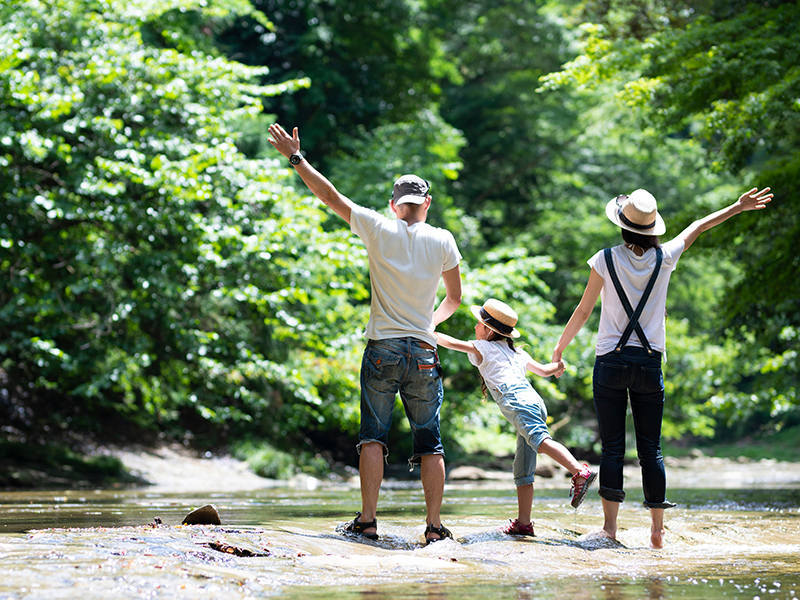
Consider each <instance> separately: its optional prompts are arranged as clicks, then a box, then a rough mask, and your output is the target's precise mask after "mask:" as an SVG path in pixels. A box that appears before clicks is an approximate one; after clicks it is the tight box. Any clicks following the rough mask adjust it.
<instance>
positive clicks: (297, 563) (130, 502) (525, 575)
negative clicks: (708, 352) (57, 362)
mask: <svg viewBox="0 0 800 600" xmlns="http://www.w3.org/2000/svg"><path fill="white" fill-rule="evenodd" d="M737 481H738V483H739V484H740V487H738V488H731V487H730V486H728V485H723V484H721V483H720V482H719V481H716V482H715V481H714V479H713V478H709V479H708V480H705V481H700V482H697V481H696V480H695V483H700V484H703V483H707V484H708V485H714V484H716V485H715V487H713V488H703V487H697V486H696V485H695V486H692V487H690V486H682V487H677V488H676V487H672V486H671V489H670V494H669V498H670V499H671V500H673V501H676V502H678V503H679V507H678V508H676V509H672V510H669V511H667V513H666V514H667V518H666V526H667V538H666V547H665V548H664V549H662V550H652V549H649V548H648V544H649V516H648V512H647V511H646V510H645V509H644V508H643V507H641V504H637V503H638V502H640V499H638V496H640V495H641V491H640V490H636V489H635V488H632V489H630V490H629V499H630V501H629V502H626V503H625V504H623V505H622V510H621V512H620V525H621V526H622V527H623V529H622V530H621V531H620V534H619V542H620V543H619V544H613V543H610V542H609V541H608V540H604V539H601V538H599V537H597V536H596V535H594V534H593V532H595V531H596V530H597V529H598V528H599V527H600V526H601V525H602V513H601V507H600V502H599V499H598V497H597V495H596V492H595V491H594V490H593V491H592V492H591V493H590V495H589V497H588V499H587V501H586V502H585V503H584V505H583V506H582V507H581V508H580V509H579V510H578V511H575V510H573V509H571V508H570V506H569V502H568V498H567V489H568V480H566V481H564V482H561V481H557V482H551V483H550V484H548V485H541V486H537V491H536V498H535V501H534V519H535V528H536V537H535V538H522V539H517V538H509V537H508V536H505V535H503V534H501V533H498V532H497V531H496V529H497V528H498V527H500V526H502V525H503V524H504V523H505V522H506V521H507V519H509V518H513V517H514V516H515V514H516V513H515V511H516V499H515V497H514V495H513V489H512V487H511V485H510V483H509V482H507V481H499V482H498V481H493V482H476V483H468V482H461V483H451V484H448V486H447V489H446V493H445V505H444V507H443V515H444V516H443V522H444V523H445V525H446V526H447V527H449V528H450V529H451V530H452V531H453V534H454V535H455V537H456V540H454V541H451V540H445V541H442V542H438V543H435V544H432V545H430V546H424V545H423V543H422V537H423V530H424V512H423V508H422V507H423V506H424V503H423V496H422V490H421V488H420V486H419V483H418V482H413V481H412V482H388V483H387V484H386V485H385V487H384V489H383V491H382V494H381V502H380V506H379V517H378V525H379V533H380V534H381V538H380V540H378V541H377V542H368V541H367V542H365V541H357V540H353V539H349V538H347V537H343V536H342V535H339V534H337V533H336V532H335V528H336V525H337V524H338V523H340V522H342V521H345V520H349V519H351V518H352V516H353V514H354V511H355V510H356V509H357V508H358V506H359V493H358V489H357V487H355V486H352V485H345V484H341V485H330V484H329V485H320V486H316V487H315V485H314V483H315V482H313V480H311V481H309V485H308V486H306V488H304V489H298V488H289V487H270V488H264V489H260V490H252V491H246V492H235V493H234V492H230V493H227V492H224V491H221V492H217V493H208V492H204V493H177V492H158V491H148V490H146V489H145V490H142V489H139V490H130V491H91V492H86V491H82V492H59V491H49V492H41V491H40V492H35V493H30V492H10V493H0V599H2V600H5V599H12V598H13V599H16V598H47V599H54V598H58V599H61V598H63V599H70V600H90V599H94V598H97V599H101V598H102V599H103V600H108V599H109V598H113V599H118V598H187V599H195V598H197V599H207V598H225V599H226V600H237V599H240V598H241V599H244V598H268V597H280V598H297V599H300V598H303V599H309V598H311V599H314V598H325V599H326V600H339V599H366V598H370V599H375V598H393V599H399V600H404V599H423V598H424V599H428V600H433V599H435V600H444V599H448V600H471V599H478V598H493V599H494V598H496V599H500V600H504V599H529V598H530V599H533V598H537V599H538V598H545V599H549V598H553V599H555V598H570V599H579V600H580V599H594V598H600V599H604V600H633V599H640V598H643V599H647V600H655V599H677V598H690V599H701V598H702V599H703V600H714V599H722V598H725V599H731V600H733V599H742V600H744V599H746V600H772V599H775V600H778V599H781V600H784V599H785V600H789V599H792V598H800V559H799V558H798V557H799V556H800V508H799V507H800V479H790V480H788V481H783V482H780V483H779V484H774V482H773V485H766V484H763V483H761V484H759V482H757V481H754V480H749V481H744V480H742V479H741V478H739V479H738V480H737ZM681 483H682V482H681V481H678V484H681ZM309 488H314V489H309ZM209 503H210V504H214V505H215V506H216V507H217V509H218V510H219V513H220V516H221V519H222V525H221V526H216V527H215V526H182V525H180V523H181V521H182V519H183V517H184V516H185V515H186V514H187V513H188V512H189V511H191V510H192V509H193V508H197V507H199V506H202V505H204V504H209ZM156 517H158V518H159V519H160V520H161V523H162V524H161V525H156V524H154V521H155V519H156ZM226 549H227V550H229V551H230V550H231V549H235V550H237V551H239V553H240V554H241V553H243V552H250V553H252V554H253V555H254V556H236V555H235V554H231V553H230V552H227V551H225V550H226Z"/></svg>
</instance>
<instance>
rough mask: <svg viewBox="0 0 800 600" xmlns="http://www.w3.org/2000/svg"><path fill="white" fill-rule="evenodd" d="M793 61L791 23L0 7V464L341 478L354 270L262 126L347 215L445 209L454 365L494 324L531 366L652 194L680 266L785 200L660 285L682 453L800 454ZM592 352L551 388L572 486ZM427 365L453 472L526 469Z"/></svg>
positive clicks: (196, 5) (472, 389) (591, 441)
mask: <svg viewBox="0 0 800 600" xmlns="http://www.w3.org/2000/svg"><path fill="white" fill-rule="evenodd" d="M156 4H157V6H156ZM797 31H800V6H799V5H798V4H797V2H796V1H794V0H792V1H785V2H780V1H773V0H767V1H759V2H756V1H747V0H740V1H731V0H687V1H680V2H664V1H661V0H604V1H598V0H584V1H577V0H573V1H565V2H545V1H522V0H506V1H497V0H491V1H486V0H478V1H470V0H466V1H464V0H461V1H459V2H454V1H451V0H415V1H411V0H371V1H364V0H253V2H252V3H250V2H247V0H182V1H180V2H179V1H178V0H164V1H162V2H159V3H151V2H140V1H138V0H127V1H126V2H124V3H123V2H118V1H115V0H45V1H39V2H33V1H29V0H8V1H6V2H4V3H3V4H2V5H1V6H0V42H1V43H0V425H2V438H0V439H2V440H3V441H2V449H3V452H4V455H5V456H11V455H14V454H15V453H17V454H19V453H28V452H31V451H32V449H34V448H37V447H38V448H44V447H53V446H58V447H63V448H68V449H71V450H72V451H75V452H78V453H88V452H91V450H92V448H94V447H95V446H97V445H100V444H108V443H123V444H124V443H133V442H144V443H151V444H153V443H159V442H163V441H164V440H168V441H177V442H179V443H182V444H184V445H186V446H187V447H190V448H193V449H196V450H203V451H205V450H210V451H223V450H224V451H232V452H235V453H238V454H240V455H242V456H249V457H253V456H258V457H260V459H259V460H260V463H259V464H260V466H259V469H260V470H261V472H263V474H266V475H271V476H285V475H287V474H290V473H291V472H292V471H294V470H297V469H303V470H307V471H314V472H325V471H326V470H328V469H331V468H334V467H335V466H336V465H344V464H354V463H355V462H356V460H357V457H356V454H355V450H354V445H355V443H356V438H357V431H358V395H359V392H358V369H359V363H360V355H361V352H362V350H363V344H364V340H363V338H362V337H361V332H362V331H363V328H364V326H365V324H366V321H367V317H368V308H369V280H368V273H367V261H366V254H365V252H364V250H363V247H362V246H361V244H360V242H359V240H358V239H357V238H355V237H354V236H352V235H351V234H350V233H349V231H348V229H347V228H346V226H344V224H343V223H342V222H341V221H340V220H338V219H337V218H335V217H334V216H332V215H331V214H330V213H329V212H327V211H326V210H325V207H324V206H322V205H321V203H319V202H318V201H317V200H316V199H314V198H313V197H309V195H308V192H307V190H306V189H305V187H304V186H303V185H302V183H301V182H300V181H299V180H298V179H297V178H296V176H295V175H294V174H293V172H292V171H291V169H289V167H288V165H287V164H286V161H285V160H283V158H282V157H280V156H278V155H277V153H276V152H275V151H274V150H273V149H272V148H271V147H270V146H269V144H268V143H267V142H266V138H267V130H266V129H267V125H268V124H269V123H271V122H275V121H277V122H280V123H281V124H282V125H283V126H284V127H286V128H287V129H289V128H291V127H294V126H297V127H299V129H300V135H301V141H302V149H303V151H304V153H305V154H306V156H307V157H308V159H309V160H310V161H311V162H312V164H314V165H315V166H316V167H317V168H319V169H320V171H322V172H323V173H324V174H325V175H326V176H328V177H329V178H330V179H331V181H333V182H334V184H335V185H336V186H337V187H338V188H339V189H340V190H341V191H342V192H343V193H344V194H345V195H347V196H349V197H350V198H352V199H353V200H354V201H355V202H357V203H359V204H363V205H366V206H370V207H373V208H375V209H377V210H386V209H387V204H388V199H389V197H390V194H391V184H392V181H393V180H394V179H395V178H396V177H398V176H399V175H401V174H403V173H407V172H414V173H418V174H420V175H421V176H423V177H425V178H426V179H428V180H430V181H432V182H433V186H432V193H433V197H434V202H433V208H432V210H431V214H430V217H429V222H430V223H432V224H434V225H436V226H440V227H446V228H448V229H450V230H451V231H452V232H453V233H454V235H455V236H456V239H457V241H458V243H459V247H460V249H461V251H462V253H463V254H464V262H463V263H462V273H463V279H464V304H463V306H462V308H461V309H459V311H458V312H457V314H456V315H454V317H452V318H451V319H450V320H448V321H447V322H446V323H445V324H443V326H442V327H441V330H442V331H444V332H446V333H449V334H451V335H454V336H456V337H461V338H469V337H470V336H471V334H472V325H473V323H472V317H471V315H470V313H469V311H468V307H469V305H470V304H473V303H481V302H483V300H484V299H486V298H488V297H496V298H499V299H501V300H504V301H506V302H508V303H509V304H511V305H512V306H513V307H514V308H515V309H516V310H517V312H518V313H519V315H520V325H519V328H520V329H521V331H522V332H523V341H524V343H525V344H526V350H528V351H529V352H530V353H531V355H532V356H533V357H534V358H537V359H538V360H541V361H544V362H547V361H549V358H550V356H551V353H552V348H553V346H554V344H555V340H556V339H557V337H558V335H559V334H560V331H561V328H562V327H563V325H564V323H566V321H567V319H568V318H569V315H570V314H571V312H572V310H573V309H574V307H575V305H576V304H577V302H578V300H579V299H580V295H581V293H582V291H583V287H584V284H585V281H586V279H587V277H588V272H589V269H588V266H587V265H586V260H587V259H588V258H589V257H590V256H591V255H592V254H593V253H594V252H595V251H597V250H599V249H600V248H603V247H605V246H609V245H614V244H617V243H619V242H620V239H619V232H618V230H617V229H615V228H614V226H613V225H611V224H610V223H609V222H608V221H607V219H606V218H605V216H604V212H603V208H604V206H605V203H606V202H607V201H608V199H610V198H612V197H614V196H615V195H617V194H619V193H628V192H630V191H632V190H634V189H636V188H639V187H643V188H646V189H648V190H649V191H651V192H652V193H653V194H654V195H655V196H656V198H657V199H658V201H659V208H660V211H661V212H662V213H663V215H664V217H665V219H666V221H667V225H668V230H667V234H666V236H665V238H666V239H669V238H670V237H671V236H672V235H675V234H677V233H678V232H679V231H681V229H682V228H683V227H685V226H686V225H688V224H689V223H690V222H691V221H692V220H694V219H696V218H698V217H701V216H704V215H705V214H707V213H708V212H711V211H713V210H716V209H718V208H721V207H723V206H725V205H727V204H729V203H731V202H733V201H734V200H736V198H737V197H738V196H739V195H740V194H741V193H742V192H744V191H746V190H748V189H750V188H752V187H756V186H758V187H764V186H770V187H772V189H773V191H774V193H775V200H774V201H773V202H772V204H771V205H770V206H769V208H768V209H767V210H766V211H763V212H760V213H758V214H751V213H748V214H744V215H741V216H738V217H736V218H734V219H732V220H731V221H728V222H726V223H725V224H724V225H723V226H720V227H718V228H716V229H714V230H713V231H712V232H709V233H708V234H704V236H701V238H700V240H699V241H698V243H697V244H696V245H695V246H693V247H692V249H691V251H690V252H689V253H687V255H686V256H685V257H684V258H683V259H682V260H681V263H680V266H679V268H678V270H677V271H676V273H675V274H674V276H673V279H672V284H671V291H670V298H669V302H668V323H667V328H668V352H667V357H668V360H667V363H666V364H665V378H666V381H667V397H668V400H667V416H666V421H665V426H664V436H665V438H666V439H667V440H672V441H673V442H674V443H676V444H678V445H684V446H693V445H701V444H703V443H704V440H714V441H716V442H736V441H741V440H743V439H744V440H748V439H752V438H753V436H770V435H773V436H775V435H787V434H789V435H794V434H791V433H790V432H792V431H795V432H796V431H797V427H798V424H799V423H800V408H799V407H798V405H799V404H800V401H799V400H798V396H797V390H798V371H800V363H798V357H797V349H798V342H797V337H798V333H800V330H799V329H798V326H799V325H800V306H799V303H800V278H798V277H797V273H798V272H800V269H799V268H798V267H800V258H798V253H797V252H796V249H795V247H794V246H795V242H796V240H798V239H800V231H799V229H800V224H798V220H797V217H796V214H797V212H798V210H797V209H798V208H800V194H799V193H798V185H799V184H798V182H800V100H798V98H800V68H798V64H800V38H798V35H797ZM596 312H597V311H596ZM596 317H597V315H594V317H593V318H594V319H596ZM595 330H596V322H595V321H590V324H589V326H587V327H586V328H585V329H584V331H583V332H582V333H581V335H580V336H579V337H578V338H577V339H576V341H575V342H574V343H573V345H572V346H571V347H570V348H569V350H568V352H567V354H566V356H565V359H566V360H567V361H568V363H569V367H568V371H567V374H566V375H565V376H564V377H562V378H561V379H559V380H552V381H551V380H546V379H542V378H535V379H534V381H533V383H534V386H535V387H536V388H537V389H538V390H539V391H540V393H541V394H542V395H543V396H544V398H545V400H546V402H547V405H548V409H549V412H550V415H551V417H552V423H551V430H552V431H553V432H554V435H555V437H556V438H557V439H559V440H560V441H561V442H563V443H564V444H565V445H567V446H568V447H570V448H571V449H573V450H574V451H575V453H576V455H578V456H584V457H593V456H596V455H597V452H598V447H597V434H596V426H595V420H594V413H593V407H592V402H591V368H592V364H593V341H594V331H595ZM440 354H441V357H442V361H443V365H444V369H445V374H446V387H445V404H444V408H443V413H442V417H443V432H444V435H445V448H446V450H447V452H448V457H449V459H451V460H455V461H458V460H464V459H465V458H466V457H469V456H476V455H479V454H483V455H490V456H491V455H503V454H507V453H509V452H513V435H512V434H511V430H510V426H508V425H507V424H506V423H505V422H504V421H503V419H502V417H501V416H500V414H499V411H497V410H495V409H494V407H493V405H492V403H483V402H482V401H481V394H480V385H479V379H478V375H477V371H476V370H475V369H474V368H473V367H471V366H470V365H469V363H468V362H467V359H466V357H465V355H461V354H458V353H454V352H448V351H447V350H442V351H441V353H440ZM397 417H398V418H397V419H395V424H394V426H393V427H394V429H393V432H392V457H393V460H396V461H399V462H404V461H405V457H406V456H407V455H408V454H409V453H410V449H409V447H408V445H409V440H408V436H407V435H406V433H407V424H406V422H405V420H404V419H403V418H402V417H401V413H400V412H398V413H397Z"/></svg>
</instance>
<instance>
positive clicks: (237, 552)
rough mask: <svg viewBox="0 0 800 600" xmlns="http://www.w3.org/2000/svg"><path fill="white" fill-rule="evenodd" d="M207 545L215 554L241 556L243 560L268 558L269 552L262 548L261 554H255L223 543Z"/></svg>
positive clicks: (252, 551)
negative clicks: (260, 557)
mask: <svg viewBox="0 0 800 600" xmlns="http://www.w3.org/2000/svg"><path fill="white" fill-rule="evenodd" d="M207 545H208V547H209V548H211V549H212V550H216V551H217V552H224V553H225V554H233V555H234V556H241V557H245V558H251V557H259V556H269V550H267V549H266V548H264V551H263V552H256V551H254V550H250V549H248V548H242V547H241V546H232V545H230V544H226V543H225V542H209V543H208V544H207Z"/></svg>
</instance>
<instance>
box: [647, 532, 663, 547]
mask: <svg viewBox="0 0 800 600" xmlns="http://www.w3.org/2000/svg"><path fill="white" fill-rule="evenodd" d="M665 533H666V531H665V530H664V529H663V528H660V529H656V528H653V529H652V530H651V531H650V547H651V548H663V547H664V534H665Z"/></svg>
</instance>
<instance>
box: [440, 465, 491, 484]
mask: <svg viewBox="0 0 800 600" xmlns="http://www.w3.org/2000/svg"><path fill="white" fill-rule="evenodd" d="M448 478H449V479H452V480H466V481H481V480H484V479H489V477H488V476H487V474H486V471H484V470H483V469H479V468H478V467H456V468H455V469H453V470H452V471H450V473H449V474H448Z"/></svg>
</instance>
